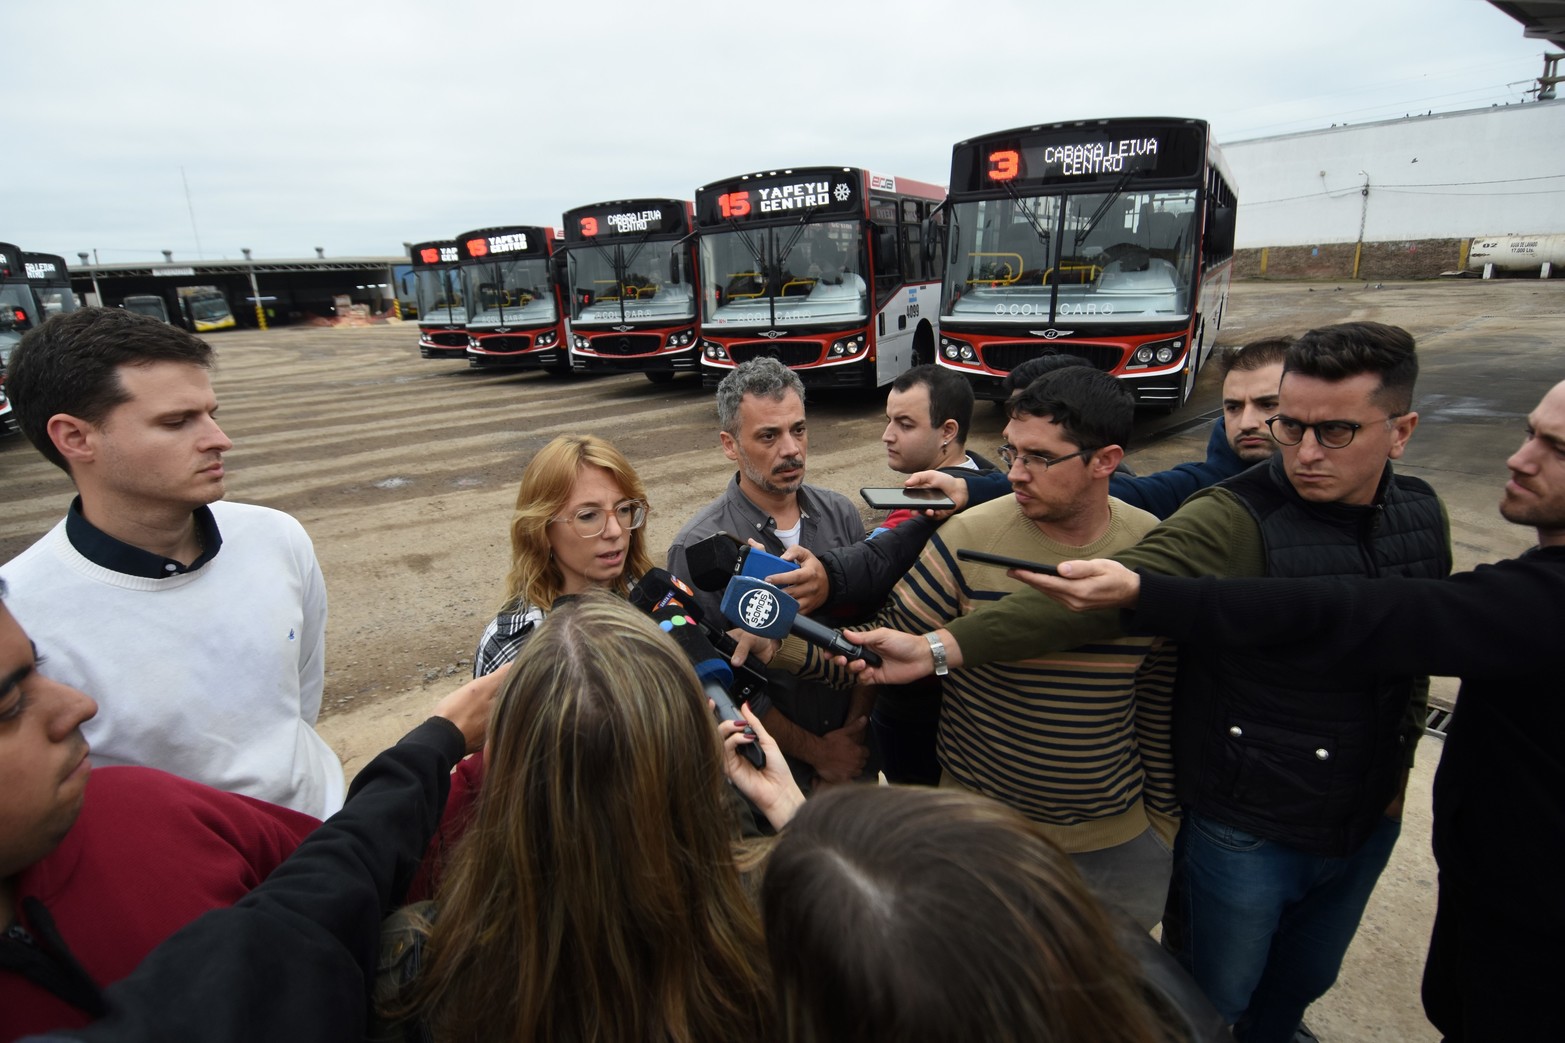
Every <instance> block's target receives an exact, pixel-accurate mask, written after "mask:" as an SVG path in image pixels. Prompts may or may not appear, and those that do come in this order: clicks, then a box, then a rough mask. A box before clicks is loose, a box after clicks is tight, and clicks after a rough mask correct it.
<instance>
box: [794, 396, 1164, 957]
mask: <svg viewBox="0 0 1565 1043" xmlns="http://www.w3.org/2000/svg"><path fill="white" fill-rule="evenodd" d="M1010 411H1011V418H1010V422H1009V423H1008V424H1007V425H1006V427H1005V439H1006V444H1005V445H1004V446H1002V447H1001V448H1000V455H1001V457H1002V459H1003V460H1004V461H1005V463H1006V466H1007V467H1008V468H1009V478H1010V481H1011V486H1012V489H1013V495H1011V496H1008V497H1003V498H1001V499H998V500H993V501H990V502H989V503H986V504H982V505H980V506H978V507H974V508H972V509H971V510H968V511H965V512H964V513H962V514H960V515H957V516H956V517H954V518H952V519H950V520H949V521H947V522H946V523H945V524H944V525H943V526H941V528H940V529H939V531H938V532H937V533H936V534H935V536H934V537H933V538H931V540H930V541H929V545H928V546H927V547H926V548H925V549H924V552H923V555H922V556H921V557H920V559H919V561H918V564H917V565H916V566H914V567H913V569H911V570H910V571H909V572H908V574H907V575H906V576H905V577H903V579H902V580H901V581H900V582H899V583H898V584H897V586H896V588H895V590H893V592H892V594H891V598H890V600H889V601H888V602H887V603H886V604H885V606H884V607H883V608H882V609H881V612H880V614H879V616H878V618H877V619H876V621H875V624H874V625H878V626H885V627H893V628H895V629H899V630H903V631H907V632H910V633H916V634H921V633H926V632H929V631H932V630H934V629H937V628H939V627H942V626H944V625H945V624H947V623H949V622H950V621H952V620H953V619H957V618H959V617H961V616H964V615H967V614H969V613H970V612H973V611H975V610H976V609H977V607H978V606H980V605H984V604H987V603H989V602H993V601H997V600H999V599H1000V598H1002V597H1004V596H1005V595H1006V594H1008V593H1010V592H1011V591H1013V590H1016V589H1019V588H1020V586H1021V584H1020V583H1019V582H1018V581H1016V580H1012V579H1010V578H1008V577H1007V576H1006V570H1005V569H1004V568H1003V567H1002V566H998V565H988V564H979V563H976V562H971V561H963V560H961V559H959V558H958V557H957V551H958V550H959V549H963V548H966V549H971V550H980V551H988V552H991V553H999V554H1005V555H1010V556H1013V557H1019V558H1025V559H1028V560H1031V561H1039V562H1046V563H1055V562H1060V561H1065V560H1068V559H1070V558H1073V557H1083V556H1086V555H1087V554H1088V553H1091V554H1099V553H1111V552H1112V550H1117V549H1123V548H1125V547H1129V546H1132V545H1133V544H1135V543H1136V542H1137V541H1138V540H1139V539H1140V538H1141V537H1142V535H1143V534H1145V533H1146V532H1147V531H1149V530H1150V529H1151V528H1152V527H1153V526H1155V525H1156V524H1157V519H1156V518H1155V517H1153V516H1152V515H1150V514H1148V513H1147V512H1145V511H1143V510H1140V509H1138V508H1134V507H1130V506H1128V505H1126V504H1124V503H1122V502H1120V501H1119V500H1115V499H1113V498H1111V497H1110V496H1109V493H1108V485H1109V477H1110V476H1111V475H1112V474H1113V473H1114V469H1115V467H1116V466H1118V464H1119V461H1120V459H1121V458H1122V457H1123V456H1124V445H1125V443H1126V442H1127V441H1129V437H1130V431H1131V425H1132V421H1133V414H1134V404H1133V402H1132V400H1131V398H1130V395H1129V394H1128V393H1127V392H1126V391H1125V390H1124V388H1123V387H1122V386H1121V385H1120V384H1119V383H1118V382H1117V381H1116V380H1114V379H1113V378H1112V377H1109V376H1108V375H1107V374H1104V373H1101V372H1099V371H1097V370H1093V369H1088V368H1073V369H1066V370H1061V371H1058V372H1056V373H1053V374H1050V375H1049V376H1048V377H1046V378H1044V379H1042V380H1040V381H1038V382H1036V383H1034V384H1033V385H1031V386H1030V387H1029V388H1028V389H1027V391H1026V393H1025V394H1024V395H1023V396H1022V397H1021V398H1020V399H1018V400H1017V401H1015V402H1013V403H1012V404H1011V406H1010ZM1173 660H1174V657H1173V655H1172V652H1171V651H1167V650H1165V649H1164V647H1163V646H1162V645H1161V643H1160V642H1159V640H1158V639H1155V638H1145V637H1139V638H1115V639H1111V640H1107V641H1094V642H1092V643H1089V644H1085V645H1081V646H1079V647H1076V648H1072V649H1069V650H1066V651H1062V652H1055V653H1052V654H1050V655H1046V656H1040V657H1038V658H1034V659H1023V660H1016V661H1012V662H1004V663H993V664H990V665H987V666H982V667H978V668H975V669H971V670H967V669H957V670H952V671H950V673H949V674H948V675H946V676H945V677H944V678H943V682H944V688H945V693H944V703H943V706H942V708H941V711H940V729H939V741H938V753H939V759H940V765H941V768H942V774H941V785H946V786H958V787H961V788H965V789H970V790H975V791H977V792H979V793H983V794H986V795H988V796H990V797H994V798H995V799H997V800H1000V801H1003V802H1004V803H1006V804H1009V805H1011V806H1012V807H1015V808H1017V809H1018V810H1020V811H1021V812H1022V813H1023V814H1025V815H1027V816H1028V817H1029V818H1031V819H1033V820H1034V821H1035V822H1037V823H1039V824H1040V825H1042V826H1043V828H1044V830H1045V832H1046V833H1047V834H1048V835H1049V837H1050V838H1051V839H1053V840H1054V841H1055V842H1056V843H1058V844H1059V845H1060V846H1061V847H1062V848H1063V849H1064V850H1065V851H1067V852H1069V853H1070V855H1071V857H1072V858H1073V860H1074V861H1075V862H1076V864H1077V867H1078V868H1079V869H1081V870H1082V872H1083V875H1084V876H1085V877H1086V878H1087V881H1088V883H1089V884H1090V885H1092V887H1093V889H1094V890H1095V891H1096V892H1097V893H1098V894H1099V896H1100V897H1102V898H1104V899H1105V900H1107V901H1109V902H1112V903H1113V904H1115V905H1118V906H1120V907H1121V908H1122V909H1124V910H1125V911H1126V912H1128V913H1129V914H1130V915H1131V916H1132V917H1133V918H1134V919H1135V920H1136V921H1137V922H1138V923H1140V924H1141V925H1142V926H1144V927H1147V928H1150V927H1151V926H1152V925H1153V924H1155V923H1157V921H1158V919H1159V918H1160V917H1161V914H1162V911H1163V904H1164V899H1165V897H1166V893H1167V888H1168V875H1169V871H1170V865H1171V856H1170V848H1169V845H1170V844H1171V842H1172V838H1173V833H1174V828H1175V815H1176V814H1177V805H1176V802H1175V800H1174V794H1173V774H1172V758H1171V753H1170V745H1169V743H1170V740H1169V718H1170V696H1171V690H1172V681H1173ZM773 665H774V666H783V667H789V668H797V669H800V670H801V671H802V672H804V673H807V674H815V675H823V674H833V675H834V676H836V677H839V678H841V677H845V674H844V673H841V672H836V673H833V668H831V667H829V666H828V665H827V664H826V662H825V656H823V655H822V654H821V653H820V652H819V651H818V650H816V649H813V648H810V647H808V646H805V645H803V644H802V643H801V642H797V641H794V640H789V641H787V642H785V643H784V644H783V646H782V648H781V649H780V650H779V651H778V653H777V656H776V657H775V658H774V660H773Z"/></svg>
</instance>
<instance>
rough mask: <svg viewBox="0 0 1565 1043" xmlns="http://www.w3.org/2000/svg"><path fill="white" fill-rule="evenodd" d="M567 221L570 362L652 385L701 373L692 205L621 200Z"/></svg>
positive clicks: (573, 213)
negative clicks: (644, 377)
mask: <svg viewBox="0 0 1565 1043" xmlns="http://www.w3.org/2000/svg"><path fill="white" fill-rule="evenodd" d="M564 220H565V247H566V254H565V259H566V266H567V269H568V272H567V279H566V281H567V284H568V287H569V289H568V298H569V300H570V334H571V352H570V354H571V366H572V367H573V368H575V369H582V370H595V371H611V372H618V373H645V374H646V375H647V379H648V380H650V381H652V382H653V383H655V384H660V383H663V382H664V381H668V380H673V379H674V377H675V376H676V375H677V374H679V373H696V372H699V370H700V368H701V364H700V354H699V352H698V350H697V348H696V252H695V237H694V236H693V235H692V230H693V225H694V208H693V207H692V206H691V204H690V203H688V202H685V201H683V200H678V199H621V200H616V201H614V202H610V203H594V204H593V205H591V206H579V207H576V208H575V209H574V210H567V211H566V212H565V216H564Z"/></svg>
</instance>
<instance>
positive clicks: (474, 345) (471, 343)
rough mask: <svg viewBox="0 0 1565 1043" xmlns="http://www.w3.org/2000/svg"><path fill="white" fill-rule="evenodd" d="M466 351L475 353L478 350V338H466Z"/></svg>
mask: <svg viewBox="0 0 1565 1043" xmlns="http://www.w3.org/2000/svg"><path fill="white" fill-rule="evenodd" d="M467 350H468V351H477V350H478V338H477V337H472V336H469V337H468V338H467Z"/></svg>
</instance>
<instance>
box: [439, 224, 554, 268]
mask: <svg viewBox="0 0 1565 1043" xmlns="http://www.w3.org/2000/svg"><path fill="white" fill-rule="evenodd" d="M542 232H543V229H540V228H486V229H482V230H481V231H477V232H469V233H467V234H466V235H464V236H462V237H461V238H460V239H458V240H457V256H458V257H459V258H460V259H462V260H469V261H471V260H477V259H478V258H481V257H497V256H502V255H505V254H542V253H545V252H546V250H545V247H544V240H545V236H544V235H543V234H541V233H542Z"/></svg>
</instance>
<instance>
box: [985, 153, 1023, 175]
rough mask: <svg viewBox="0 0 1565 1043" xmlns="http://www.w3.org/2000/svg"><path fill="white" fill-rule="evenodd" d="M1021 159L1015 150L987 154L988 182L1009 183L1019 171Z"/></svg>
mask: <svg viewBox="0 0 1565 1043" xmlns="http://www.w3.org/2000/svg"><path fill="white" fill-rule="evenodd" d="M1021 166H1022V157H1021V156H1020V155H1018V154H1017V152H1016V150H1015V149H1002V150H1001V151H999V152H991V153H989V180H990V181H1009V180H1011V179H1012V178H1014V177H1015V176H1016V174H1017V172H1018V171H1020V170H1021Z"/></svg>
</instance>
